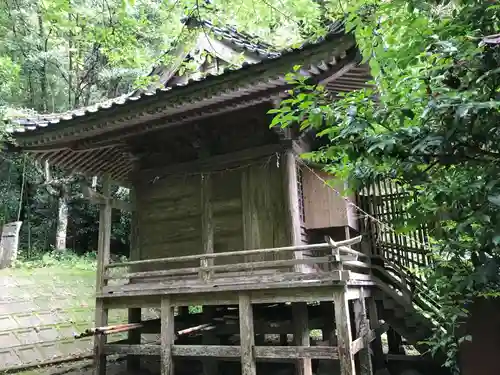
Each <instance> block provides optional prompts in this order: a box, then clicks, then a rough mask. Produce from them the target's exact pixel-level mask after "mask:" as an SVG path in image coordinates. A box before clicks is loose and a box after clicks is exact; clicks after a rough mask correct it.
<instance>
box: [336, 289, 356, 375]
mask: <svg viewBox="0 0 500 375" xmlns="http://www.w3.org/2000/svg"><path fill="white" fill-rule="evenodd" d="M348 302H349V301H348V300H347V295H346V293H345V290H342V291H339V292H334V294H333V303H334V308H335V324H336V326H337V346H338V349H339V360H340V374H341V375H355V374H356V368H355V365H354V355H353V354H352V350H351V346H352V333H351V319H350V316H349V303H348Z"/></svg>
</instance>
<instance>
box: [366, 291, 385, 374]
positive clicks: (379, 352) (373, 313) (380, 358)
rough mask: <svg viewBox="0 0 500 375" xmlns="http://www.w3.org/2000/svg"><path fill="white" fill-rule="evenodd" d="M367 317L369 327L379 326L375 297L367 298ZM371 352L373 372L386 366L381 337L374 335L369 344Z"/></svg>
mask: <svg viewBox="0 0 500 375" xmlns="http://www.w3.org/2000/svg"><path fill="white" fill-rule="evenodd" d="M368 317H369V319H370V329H376V328H378V326H379V324H380V323H379V319H378V311H377V303H376V301H375V298H373V297H370V298H368ZM371 347H372V352H373V368H374V372H377V371H378V370H382V369H384V368H385V367H386V365H385V359H384V350H383V348H382V339H381V338H380V336H377V337H375V340H373V341H372V344H371Z"/></svg>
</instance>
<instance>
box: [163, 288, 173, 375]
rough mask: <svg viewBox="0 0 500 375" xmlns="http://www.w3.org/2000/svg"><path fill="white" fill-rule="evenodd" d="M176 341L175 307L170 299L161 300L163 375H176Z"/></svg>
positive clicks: (166, 297)
mask: <svg viewBox="0 0 500 375" xmlns="http://www.w3.org/2000/svg"><path fill="white" fill-rule="evenodd" d="M174 339H175V327H174V307H173V306H172V303H171V301H170V297H168V296H164V297H162V299H161V340H160V341H161V352H160V353H161V355H160V356H161V375H174V359H173V357H172V346H173V345H174Z"/></svg>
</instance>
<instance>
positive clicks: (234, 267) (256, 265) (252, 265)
mask: <svg viewBox="0 0 500 375" xmlns="http://www.w3.org/2000/svg"><path fill="white" fill-rule="evenodd" d="M322 263H333V257H331V256H326V257H314V258H305V259H289V260H274V261H262V262H249V263H240V264H227V265H218V266H203V267H186V268H178V269H173V270H165V271H144V272H132V273H125V274H118V275H109V276H106V279H108V280H118V279H139V278H143V279H147V278H156V277H162V276H175V275H193V274H197V273H199V272H212V273H213V272H217V273H219V272H220V273H223V272H234V271H245V270H249V271H252V270H257V269H274V268H282V267H289V266H294V265H296V264H308V265H314V264H322ZM249 275H250V274H249ZM215 276H219V275H215ZM220 276H221V277H223V276H224V275H223V274H221V275H220Z"/></svg>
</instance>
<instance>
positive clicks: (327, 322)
mask: <svg viewBox="0 0 500 375" xmlns="http://www.w3.org/2000/svg"><path fill="white" fill-rule="evenodd" d="M320 307H321V313H322V315H323V317H324V321H323V329H322V333H323V341H328V344H329V345H331V346H337V338H336V337H335V321H334V319H333V317H334V316H335V311H334V309H333V303H332V302H321V303H320Z"/></svg>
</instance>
